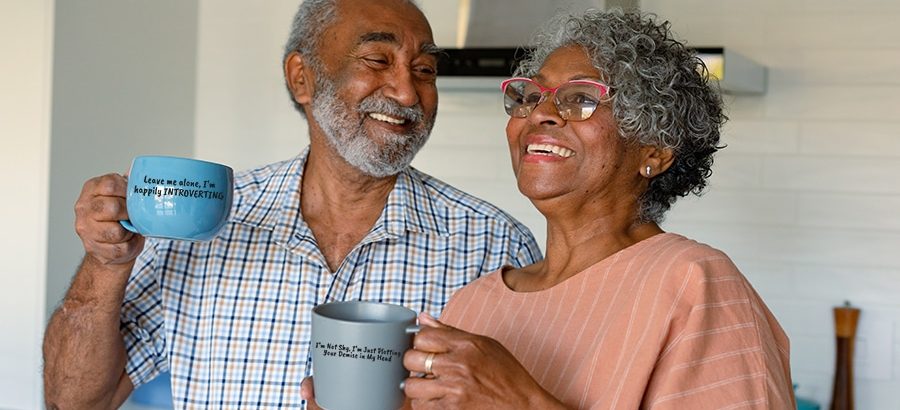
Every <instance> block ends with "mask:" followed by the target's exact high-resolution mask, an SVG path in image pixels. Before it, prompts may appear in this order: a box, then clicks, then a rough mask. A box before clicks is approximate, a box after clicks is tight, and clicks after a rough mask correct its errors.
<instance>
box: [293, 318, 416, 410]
mask: <svg viewBox="0 0 900 410" xmlns="http://www.w3.org/2000/svg"><path fill="white" fill-rule="evenodd" d="M418 329H419V328H418V327H417V326H416V312H414V311H412V310H409V309H407V308H405V307H403V306H399V305H391V304H387V303H376V302H361V301H349V302H332V303H325V304H322V305H319V306H316V307H315V308H314V309H313V314H312V344H311V345H310V348H311V349H312V350H313V387H314V389H315V392H316V403H318V405H319V406H320V407H322V408H323V409H326V410H359V409H371V410H382V409H383V410H396V409H398V408H400V407H401V406H403V400H404V394H403V390H402V389H401V388H400V383H401V382H402V381H403V380H404V379H406V378H407V377H409V371H408V370H406V369H405V368H404V367H403V353H405V352H406V351H407V350H409V348H410V347H411V346H412V338H413V333H415V332H417V331H418Z"/></svg>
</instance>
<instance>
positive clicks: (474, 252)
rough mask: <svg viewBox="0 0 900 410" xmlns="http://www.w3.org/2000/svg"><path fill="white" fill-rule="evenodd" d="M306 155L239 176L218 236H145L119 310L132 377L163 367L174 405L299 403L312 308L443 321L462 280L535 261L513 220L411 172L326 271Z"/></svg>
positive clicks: (139, 379)
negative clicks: (314, 228)
mask: <svg viewBox="0 0 900 410" xmlns="http://www.w3.org/2000/svg"><path fill="white" fill-rule="evenodd" d="M307 153H308V150H307V151H306V152H304V153H303V154H301V155H300V156H298V157H296V158H294V159H293V160H289V161H285V162H281V163H276V164H272V165H270V166H266V167H263V168H259V169H256V170H252V171H247V172H244V173H241V174H239V175H237V176H236V177H235V202H234V207H233V211H232V216H231V221H230V222H229V224H228V225H227V226H226V227H225V229H224V230H223V231H222V232H221V233H220V234H219V236H218V237H217V238H216V239H214V240H212V241H210V242H203V243H194V242H182V241H171V240H154V239H148V240H147V244H146V246H145V248H144V251H143V253H141V255H140V256H139V257H138V259H137V262H136V264H135V268H134V270H133V272H132V274H131V278H130V279H129V283H128V287H127V289H126V295H125V302H124V305H123V307H122V315H121V332H122V335H123V337H124V340H125V348H126V351H127V352H128V362H127V365H126V371H127V373H128V375H129V377H130V378H131V380H132V382H133V383H134V384H135V385H136V386H137V385H140V384H142V383H144V382H146V381H148V380H150V379H152V378H153V377H155V376H156V375H157V374H158V373H159V372H161V371H166V370H169V371H170V373H171V377H172V388H173V391H172V393H173V396H174V397H173V399H174V403H175V406H176V407H177V408H204V409H205V408H213V409H217V408H235V409H237V408H240V409H247V408H282V407H299V406H301V404H302V401H301V398H300V382H301V381H302V380H303V378H304V377H305V376H307V375H308V374H309V373H310V371H311V366H310V364H311V355H310V352H309V340H310V334H309V333H310V321H311V316H310V315H311V312H312V308H313V307H314V306H316V305H318V304H321V303H325V302H332V301H337V300H371V301H380V302H387V303H395V304H400V305H405V306H407V307H409V308H411V309H413V310H415V311H419V312H422V311H424V312H429V313H431V314H432V315H434V316H438V315H439V314H440V312H441V309H442V308H443V306H444V304H445V303H446V302H447V300H448V299H449V298H450V295H451V294H452V293H453V292H454V291H455V290H456V289H458V288H460V287H462V286H463V285H465V284H466V283H468V282H470V281H472V280H473V279H475V278H477V277H479V276H481V275H482V274H485V273H488V272H491V271H493V270H496V269H497V268H499V267H501V266H502V265H514V266H522V265H527V264H530V263H532V262H534V261H536V260H538V259H540V257H541V255H540V250H539V248H538V247H537V244H536V243H535V241H534V238H533V237H532V236H531V233H530V232H529V231H528V229H527V228H525V227H524V226H523V225H522V224H521V223H519V222H518V221H516V220H514V219H513V218H512V217H510V216H509V215H507V214H505V213H503V212H502V211H500V210H499V209H497V208H495V207H494V206H492V205H490V204H488V203H486V202H484V201H481V200H479V199H476V198H474V197H472V196H470V195H467V194H465V193H463V192H461V191H459V190H457V189H454V188H452V187H450V186H449V185H447V184H445V183H443V182H441V181H439V180H437V179H434V178H432V177H429V176H428V175H425V174H423V173H421V172H419V171H417V170H415V169H408V170H406V171H404V172H402V173H401V174H400V175H399V176H398V178H397V182H396V184H395V186H394V189H393V191H392V192H391V193H390V195H389V197H388V200H387V204H386V206H385V208H384V210H383V211H382V214H381V216H380V217H379V218H378V220H377V221H376V222H375V225H374V226H373V227H372V229H371V231H370V232H369V233H368V234H367V235H366V237H365V238H364V239H363V240H362V241H361V242H360V243H359V244H358V245H357V246H356V247H355V248H353V250H352V251H351V252H350V253H349V254H348V255H347V257H346V258H345V259H344V261H343V263H342V264H341V266H340V267H339V268H338V270H337V272H334V273H332V272H331V271H330V269H329V268H328V264H327V263H326V262H325V257H324V256H323V255H322V252H321V251H320V250H319V249H318V247H317V246H316V240H315V238H314V237H313V233H312V232H311V231H310V229H309V226H308V225H307V224H306V223H305V222H304V221H303V218H302V215H301V211H300V186H301V184H300V180H301V178H302V174H303V168H304V164H305V163H306V156H307Z"/></svg>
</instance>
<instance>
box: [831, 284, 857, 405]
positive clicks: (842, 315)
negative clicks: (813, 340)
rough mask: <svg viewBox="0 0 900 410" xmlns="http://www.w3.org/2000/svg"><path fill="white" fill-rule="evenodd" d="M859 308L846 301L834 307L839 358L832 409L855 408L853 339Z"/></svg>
mask: <svg viewBox="0 0 900 410" xmlns="http://www.w3.org/2000/svg"><path fill="white" fill-rule="evenodd" d="M858 322H859V309H858V308H855V307H851V306H850V302H849V301H847V302H844V306H841V307H835V308H834V333H835V337H836V339H837V359H836V360H835V362H836V367H835V371H834V386H832V390H831V410H853V340H854V339H855V338H856V324H857V323H858Z"/></svg>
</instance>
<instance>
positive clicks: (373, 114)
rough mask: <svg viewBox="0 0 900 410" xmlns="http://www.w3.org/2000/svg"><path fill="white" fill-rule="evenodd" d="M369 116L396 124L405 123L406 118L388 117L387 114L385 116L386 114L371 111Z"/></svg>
mask: <svg viewBox="0 0 900 410" xmlns="http://www.w3.org/2000/svg"><path fill="white" fill-rule="evenodd" d="M369 117H370V118H372V119H376V120H378V121H384V122H386V123H388V124H396V125H403V124H406V120H405V119H403V118H394V117H389V116H387V115H384V114H379V113H377V112H371V113H369Z"/></svg>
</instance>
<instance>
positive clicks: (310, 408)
mask: <svg viewBox="0 0 900 410" xmlns="http://www.w3.org/2000/svg"><path fill="white" fill-rule="evenodd" d="M300 397H302V398H303V400H306V410H322V408H321V407H319V405H318V404H317V403H316V392H315V390H314V389H313V377H312V376H309V377H307V378H305V379H303V382H302V383H300Z"/></svg>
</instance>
